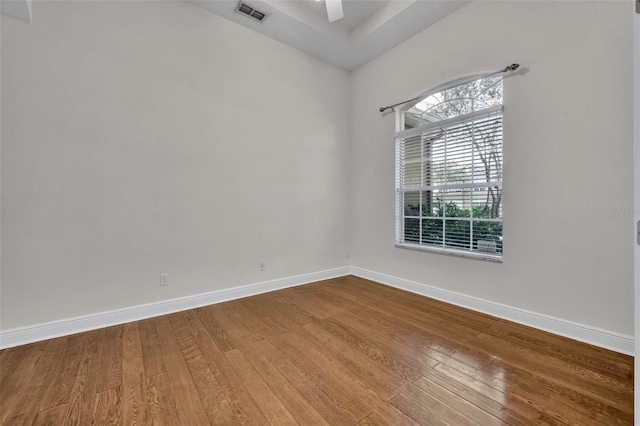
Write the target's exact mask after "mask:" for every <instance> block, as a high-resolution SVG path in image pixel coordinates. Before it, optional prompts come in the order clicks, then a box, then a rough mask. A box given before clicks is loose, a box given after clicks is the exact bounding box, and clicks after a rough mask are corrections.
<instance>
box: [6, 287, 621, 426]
mask: <svg viewBox="0 0 640 426" xmlns="http://www.w3.org/2000/svg"><path fill="white" fill-rule="evenodd" d="M0 423H1V424H2V425H31V424H38V425H47V424H50V425H63V424H75V425H90V424H97V425H111V424H114V425H119V424H122V425H131V424H158V425H160V424H165V425H182V426H188V425H207V424H270V425H287V424H300V425H327V424H328V425H357V424H362V425H415V424H419V425H432V424H451V425H483V426H485V425H499V424H514V425H529V424H551V425H565V424H579V425H589V424H598V425H601V424H615V425H620V424H632V423H633V358H632V357H629V356H625V355H621V354H618V353H615V352H611V351H608V350H605V349H601V348H597V347H594V346H590V345H587V344H583V343H579V342H575V341H572V340H569V339H565V338H562V337H558V336H555V335H551V334H547V333H544V332H540V331H537V330H534V329H531V328H527V327H524V326H521V325H517V324H514V323H510V322H507V321H504V320H499V319H496V318H493V317H490V316H487V315H483V314H479V313H476V312H472V311H469V310H465V309H461V308H458V307H455V306H451V305H447V304H445V303H442V302H438V301H434V300H431V299H427V298H423V297H420V296H417V295H414V294H411V293H406V292H403V291H400V290H396V289H393V288H389V287H386V286H383V285H379V284H375V283H373V282H370V281H367V280H364V279H360V278H356V277H342V278H338V279H333V280H329V281H323V282H319V283H315V284H310V285H306V286H302V287H296V288H291V289H287V290H281V291H276V292H273V293H267V294H263V295H259V296H254V297H250V298H246V299H242V300H236V301H232V302H226V303H221V304H217V305H212V306H208V307H204V308H200V309H195V310H190V311H185V312H181V313H177V314H173V315H168V316H163V317H159V318H154V319H149V320H144V321H138V322H134V323H129V324H125V325H121V326H116V327H110V328H107V329H102V330H95V331H91V332H87V333H82V334H77V335H73V336H68V337H62V338H58V339H52V340H48V341H44V342H39V343H34V344H31V345H25V346H21V347H17V348H12V349H6V350H3V351H1V352H0Z"/></svg>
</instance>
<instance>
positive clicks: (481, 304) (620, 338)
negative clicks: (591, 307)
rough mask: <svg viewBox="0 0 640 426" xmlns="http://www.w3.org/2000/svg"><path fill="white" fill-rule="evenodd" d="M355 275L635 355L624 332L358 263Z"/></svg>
mask: <svg viewBox="0 0 640 426" xmlns="http://www.w3.org/2000/svg"><path fill="white" fill-rule="evenodd" d="M351 274H352V275H355V276H357V277H361V278H366V279H369V280H372V281H376V282H379V283H381V284H385V285H388V286H391V287H396V288H399V289H401V290H406V291H409V292H412V293H416V294H420V295H422V296H426V297H430V298H432V299H437V300H441V301H443V302H447V303H451V304H452V305H457V306H462V307H464V308H469V309H472V310H474V311H478V312H482V313H485V314H488V315H492V316H494V317H498V318H503V319H506V320H509V321H513V322H516V323H519V324H523V325H526V326H529V327H533V328H537V329H539V330H544V331H548V332H550V333H553V334H558V335H560V336H564V337H568V338H570V339H574V340H578V341H580V342H585V343H589V344H591V345H595V346H599V347H602V348H606V349H611V350H613V351H616V352H620V353H623V354H627V355H631V356H633V354H634V344H635V341H634V338H633V336H628V335H624V334H619V333H615V332H612V331H608V330H602V329H600V328H596V327H591V326H588V325H584V324H578V323H575V322H572V321H567V320H564V319H561V318H555V317H552V316H548V315H544V314H539V313H536V312H531V311H527V310H524V309H519V308H514V307H512V306H507V305H503V304H500V303H496V302H491V301H488V300H484V299H479V298H477V297H473V296H467V295H464V294H460V293H456V292H454V291H449V290H443V289H440V288H437V287H432V286H429V285H426V284H421V283H417V282H414V281H409V280H405V279H402V278H397V277H393V276H390V275H385V274H381V273H378V272H373V271H370V270H367V269H363V268H359V267H356V266H352V267H351Z"/></svg>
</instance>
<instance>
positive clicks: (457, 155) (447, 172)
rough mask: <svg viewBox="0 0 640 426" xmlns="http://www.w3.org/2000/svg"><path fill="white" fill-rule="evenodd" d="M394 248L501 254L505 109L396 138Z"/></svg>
mask: <svg viewBox="0 0 640 426" xmlns="http://www.w3.org/2000/svg"><path fill="white" fill-rule="evenodd" d="M395 140H396V219H397V220H396V244H397V245H399V246H402V247H408V248H423V249H430V250H434V249H436V250H439V251H446V252H454V253H457V254H463V255H464V253H474V254H476V255H480V256H482V257H487V258H498V259H499V258H500V257H501V254H502V248H503V247H502V106H501V105H498V106H494V107H490V108H485V109H482V110H480V111H476V112H471V113H468V114H463V115H459V116H456V117H453V118H449V119H445V120H441V121H436V122H433V123H428V124H424V125H421V126H419V127H416V128H413V129H409V130H406V131H403V132H399V133H397V134H396V139H395Z"/></svg>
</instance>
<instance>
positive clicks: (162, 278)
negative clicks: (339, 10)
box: [160, 274, 169, 286]
mask: <svg viewBox="0 0 640 426" xmlns="http://www.w3.org/2000/svg"><path fill="white" fill-rule="evenodd" d="M160 285H162V286H164V285H169V274H160Z"/></svg>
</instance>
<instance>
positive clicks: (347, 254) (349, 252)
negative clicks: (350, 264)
mask: <svg viewBox="0 0 640 426" xmlns="http://www.w3.org/2000/svg"><path fill="white" fill-rule="evenodd" d="M345 254H346V256H347V257H351V250H349V249H347V251H346V253H345Z"/></svg>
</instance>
